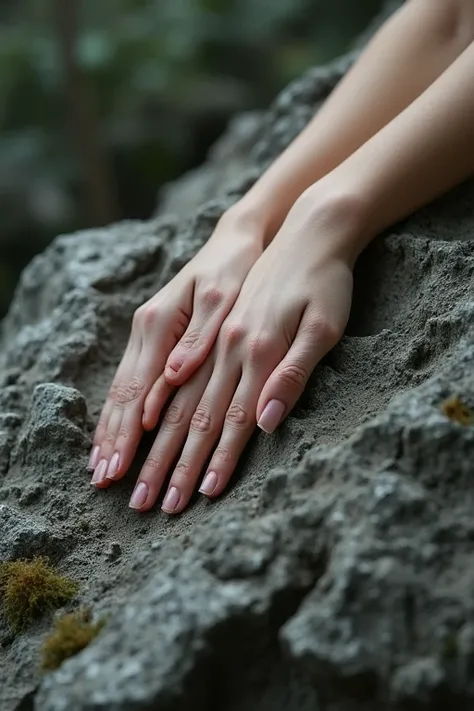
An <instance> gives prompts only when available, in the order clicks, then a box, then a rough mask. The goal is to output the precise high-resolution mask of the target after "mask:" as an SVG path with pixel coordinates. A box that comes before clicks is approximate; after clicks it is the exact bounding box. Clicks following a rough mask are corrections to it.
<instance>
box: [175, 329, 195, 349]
mask: <svg viewBox="0 0 474 711" xmlns="http://www.w3.org/2000/svg"><path fill="white" fill-rule="evenodd" d="M199 336H200V333H199V331H197V330H192V331H186V333H185V334H184V336H183V337H182V338H181V340H180V342H179V346H180V347H181V348H185V349H186V350H188V351H190V350H192V349H193V348H195V347H196V345H197V343H198V341H199Z"/></svg>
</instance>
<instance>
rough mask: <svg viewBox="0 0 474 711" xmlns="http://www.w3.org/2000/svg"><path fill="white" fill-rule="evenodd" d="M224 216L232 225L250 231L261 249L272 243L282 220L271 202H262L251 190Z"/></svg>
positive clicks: (260, 197)
mask: <svg viewBox="0 0 474 711" xmlns="http://www.w3.org/2000/svg"><path fill="white" fill-rule="evenodd" d="M226 214H227V215H229V218H230V219H231V220H232V221H233V222H234V223H235V222H237V223H238V224H239V225H240V226H241V227H242V228H244V229H246V230H248V231H250V232H251V233H252V234H253V235H254V237H255V239H257V240H258V241H259V242H260V243H261V246H262V249H266V247H268V245H269V244H270V243H271V242H272V240H273V238H274V237H275V235H276V233H277V232H278V230H279V229H280V227H281V225H282V222H283V219H284V217H282V216H281V215H280V214H279V211H278V212H277V210H276V208H275V206H274V205H273V203H272V202H271V201H268V200H264V199H263V197H262V196H260V195H257V194H254V193H253V192H252V190H250V191H249V192H248V193H247V194H246V195H244V196H243V197H242V198H241V199H240V200H239V201H238V202H236V203H235V204H234V205H232V207H231V208H230V209H229V210H228V211H227V213H226ZM285 216H286V214H285Z"/></svg>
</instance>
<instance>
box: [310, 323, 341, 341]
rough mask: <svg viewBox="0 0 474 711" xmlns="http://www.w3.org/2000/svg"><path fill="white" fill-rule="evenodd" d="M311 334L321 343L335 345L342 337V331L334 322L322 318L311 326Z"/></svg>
mask: <svg viewBox="0 0 474 711" xmlns="http://www.w3.org/2000/svg"><path fill="white" fill-rule="evenodd" d="M310 328H311V333H312V334H313V335H314V337H315V338H317V339H318V340H319V341H322V342H323V343H328V344H330V345H335V344H336V343H337V342H338V340H339V339H340V337H341V335H342V334H341V330H340V328H338V326H337V325H336V324H335V323H333V321H331V320H329V319H328V318H324V317H322V316H320V317H319V318H317V319H315V320H314V321H313V323H312V325H311V327H310Z"/></svg>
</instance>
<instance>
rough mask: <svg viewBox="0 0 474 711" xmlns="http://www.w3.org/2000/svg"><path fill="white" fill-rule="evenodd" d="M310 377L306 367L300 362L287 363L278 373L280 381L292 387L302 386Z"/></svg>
mask: <svg viewBox="0 0 474 711" xmlns="http://www.w3.org/2000/svg"><path fill="white" fill-rule="evenodd" d="M308 377H309V373H308V371H307V369H306V368H304V367H303V366H302V365H300V364H298V363H287V364H286V365H284V366H283V367H282V368H281V370H280V372H279V373H278V378H279V380H280V382H282V383H283V384H284V385H289V386H290V387H301V386H302V385H304V384H305V383H306V381H307V379H308Z"/></svg>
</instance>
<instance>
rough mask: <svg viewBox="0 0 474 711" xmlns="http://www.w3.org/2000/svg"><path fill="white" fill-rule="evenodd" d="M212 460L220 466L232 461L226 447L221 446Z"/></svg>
mask: <svg viewBox="0 0 474 711" xmlns="http://www.w3.org/2000/svg"><path fill="white" fill-rule="evenodd" d="M212 460H213V461H214V460H217V461H219V462H221V463H222V464H226V463H228V462H231V461H232V455H231V453H230V451H229V450H228V449H227V447H224V446H223V445H221V444H220V445H219V446H218V447H217V448H216V450H215V452H214V456H213V458H212Z"/></svg>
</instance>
